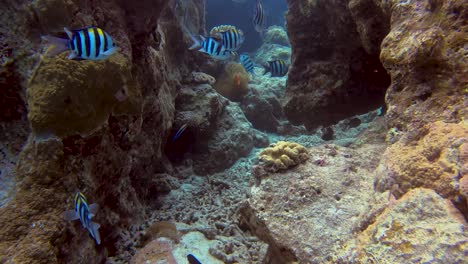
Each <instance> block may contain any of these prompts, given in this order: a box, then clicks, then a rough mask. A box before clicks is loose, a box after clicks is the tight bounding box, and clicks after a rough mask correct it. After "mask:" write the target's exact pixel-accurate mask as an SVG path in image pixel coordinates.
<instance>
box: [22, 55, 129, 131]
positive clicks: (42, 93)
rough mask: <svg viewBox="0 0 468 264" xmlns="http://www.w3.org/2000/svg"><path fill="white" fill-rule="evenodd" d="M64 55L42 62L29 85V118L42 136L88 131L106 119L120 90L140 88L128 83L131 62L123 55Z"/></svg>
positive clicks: (127, 92)
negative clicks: (71, 57) (87, 58)
mask: <svg viewBox="0 0 468 264" xmlns="http://www.w3.org/2000/svg"><path fill="white" fill-rule="evenodd" d="M64 56H65V55H62V56H59V57H57V58H54V59H51V60H46V61H43V62H42V64H41V66H39V67H38V68H39V69H36V71H37V73H36V74H35V76H34V78H33V79H32V80H31V81H30V83H29V86H28V105H29V113H28V117H29V120H30V122H31V126H32V129H33V131H34V132H35V133H36V134H37V135H40V136H54V135H56V136H60V137H65V136H69V135H74V134H85V135H86V134H89V133H90V132H92V131H93V130H95V129H96V128H98V127H99V126H100V125H102V124H103V123H104V122H105V121H106V120H107V118H108V117H109V114H110V113H111V111H112V109H113V107H114V106H115V105H116V104H117V103H118V100H117V98H116V94H117V92H118V91H119V90H121V89H123V87H126V89H125V90H126V91H125V93H126V94H134V92H133V90H135V89H137V88H136V87H133V86H132V85H130V84H127V80H130V79H131V77H130V65H129V61H128V60H126V59H125V58H124V57H123V56H122V55H115V56H112V57H111V58H109V59H108V60H105V61H100V62H92V61H74V60H68V59H66V58H64ZM115 76H119V77H118V78H115ZM128 90H130V91H128Z"/></svg>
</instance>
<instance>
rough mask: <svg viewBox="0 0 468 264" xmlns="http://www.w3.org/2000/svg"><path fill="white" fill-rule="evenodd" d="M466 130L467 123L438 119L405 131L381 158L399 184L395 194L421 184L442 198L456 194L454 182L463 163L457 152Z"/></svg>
mask: <svg viewBox="0 0 468 264" xmlns="http://www.w3.org/2000/svg"><path fill="white" fill-rule="evenodd" d="M467 134H468V126H467V125H466V124H464V123H463V122H461V123H459V124H450V123H444V122H442V121H438V122H434V123H432V124H428V125H425V126H423V127H421V128H419V129H416V128H415V129H414V130H412V131H408V132H407V133H406V134H405V135H404V136H403V137H402V138H401V139H400V140H399V141H398V142H397V143H395V144H393V145H391V146H390V147H389V148H388V149H387V150H386V152H385V154H384V158H385V161H386V164H387V167H388V173H389V175H390V176H391V177H392V178H393V180H394V181H395V183H396V184H397V185H398V190H397V193H396V194H397V196H400V195H402V194H404V193H406V192H407V191H409V190H411V189H414V188H416V187H424V188H430V189H433V190H435V191H436V192H437V193H438V194H439V195H441V196H442V197H444V198H455V196H456V195H458V190H456V188H455V185H454V183H455V182H456V178H457V177H458V175H459V174H460V171H461V170H462V167H463V164H461V163H460V160H461V159H460V156H461V155H460V154H458V152H459V147H460V146H461V145H462V144H463V138H464V137H466V135H467ZM409 142H411V144H410V143H409ZM463 145H464V144H463ZM402 161H404V162H402Z"/></svg>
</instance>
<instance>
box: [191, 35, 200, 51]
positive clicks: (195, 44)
mask: <svg viewBox="0 0 468 264" xmlns="http://www.w3.org/2000/svg"><path fill="white" fill-rule="evenodd" d="M190 38H191V39H192V41H193V44H192V46H190V48H189V50H194V49H199V48H201V46H202V45H201V41H200V40H199V39H197V38H195V36H193V35H192V34H190Z"/></svg>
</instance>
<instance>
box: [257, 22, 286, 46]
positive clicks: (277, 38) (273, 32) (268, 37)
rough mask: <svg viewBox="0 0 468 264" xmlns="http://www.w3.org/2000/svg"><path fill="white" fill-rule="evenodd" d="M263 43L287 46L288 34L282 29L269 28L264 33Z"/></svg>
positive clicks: (276, 27) (277, 27)
mask: <svg viewBox="0 0 468 264" xmlns="http://www.w3.org/2000/svg"><path fill="white" fill-rule="evenodd" d="M263 42H266V43H270V44H278V45H281V46H289V39H288V33H287V32H286V30H285V29H284V28H283V27H279V26H271V27H269V28H267V30H266V32H265V39H264V40H263Z"/></svg>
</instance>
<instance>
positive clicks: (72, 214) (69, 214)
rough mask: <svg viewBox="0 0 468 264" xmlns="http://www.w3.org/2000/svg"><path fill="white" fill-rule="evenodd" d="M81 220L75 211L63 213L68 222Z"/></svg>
mask: <svg viewBox="0 0 468 264" xmlns="http://www.w3.org/2000/svg"><path fill="white" fill-rule="evenodd" d="M79 218H80V216H79V215H78V214H77V213H76V211H75V210H69V211H65V212H63V219H65V220H67V221H73V220H77V219H79Z"/></svg>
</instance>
